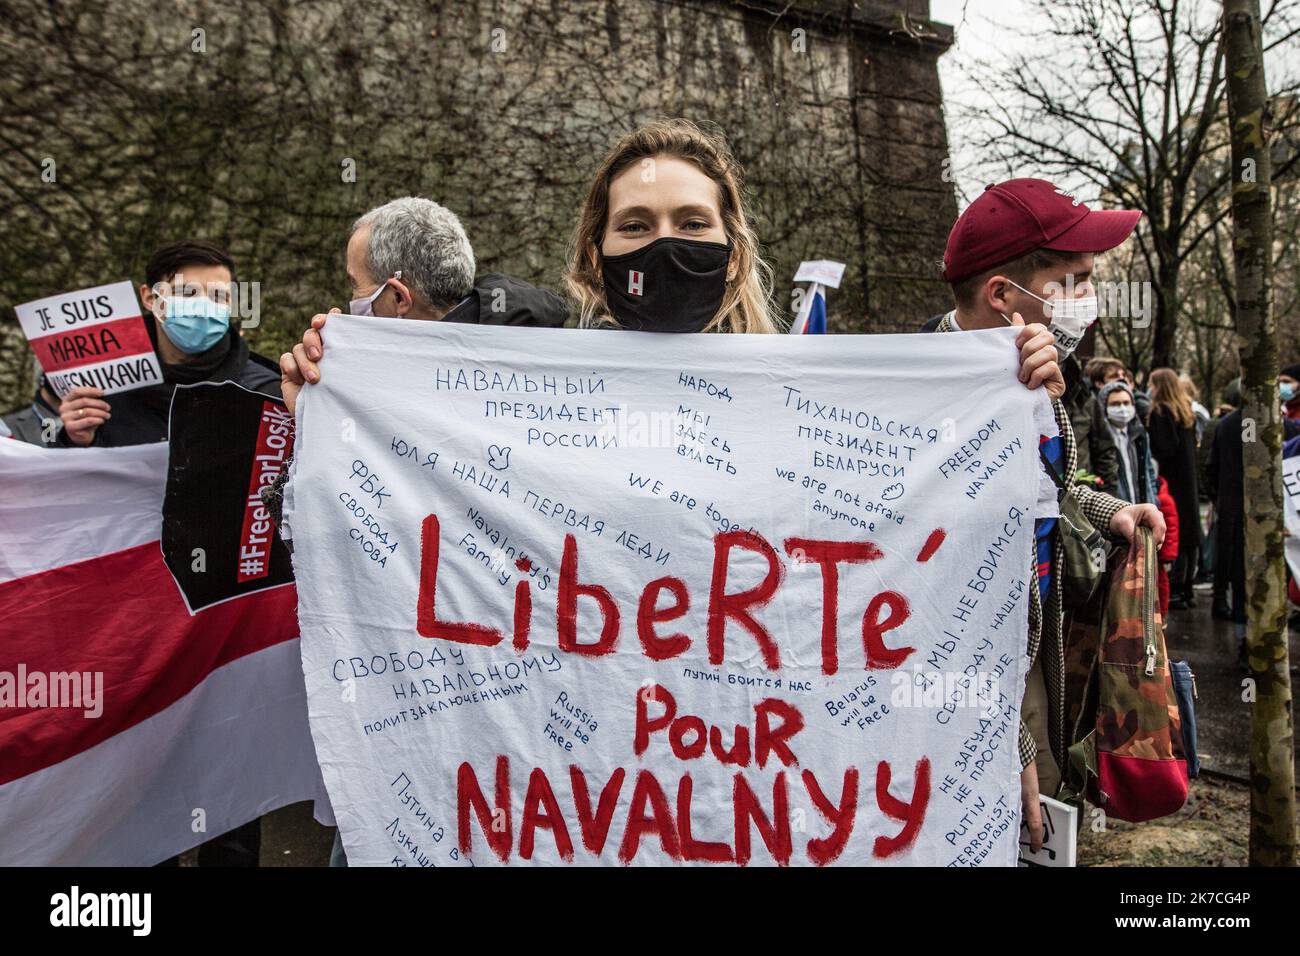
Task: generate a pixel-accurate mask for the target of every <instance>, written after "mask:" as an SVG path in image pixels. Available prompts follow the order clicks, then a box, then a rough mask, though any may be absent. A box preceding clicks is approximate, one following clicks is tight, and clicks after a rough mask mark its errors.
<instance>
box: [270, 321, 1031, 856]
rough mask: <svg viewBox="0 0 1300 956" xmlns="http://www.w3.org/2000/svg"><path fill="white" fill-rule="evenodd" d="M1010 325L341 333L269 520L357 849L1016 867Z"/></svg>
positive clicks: (1021, 646) (1021, 415) (1017, 590)
mask: <svg viewBox="0 0 1300 956" xmlns="http://www.w3.org/2000/svg"><path fill="white" fill-rule="evenodd" d="M1015 335H1016V330H1015V329H999V330H995V331H990V332H971V333H952V334H947V335H927V336H919V335H910V336H909V335H894V336H877V337H858V336H834V337H829V336H807V337H805V338H802V339H798V340H794V339H792V338H790V337H788V336H778V335H772V336H764V335H656V334H653V333H633V332H610V331H577V330H540V329H539V330H534V329H517V328H486V327H474V326H462V325H444V324H436V325H434V324H429V323H424V322H405V321H401V320H390V319H373V318H366V319H356V318H352V317H348V316H331V317H330V320H329V324H328V326H327V329H326V332H325V341H326V357H325V360H324V364H323V365H322V372H323V375H322V382H321V383H320V384H319V385H314V386H311V387H309V388H306V389H304V392H303V394H302V396H301V398H300V399H299V403H298V445H297V452H296V454H297V456H298V457H297V460H296V463H295V466H294V474H293V480H292V481H291V483H290V492H291V493H290V495H289V496H288V499H289V501H290V508H289V510H288V511H287V513H286V520H287V521H288V523H289V524H290V525H291V531H292V538H293V541H294V543H295V548H294V570H295V574H296V576H297V581H298V592H299V608H298V613H299V624H300V628H301V634H302V654H303V668H304V672H305V675H306V682H307V688H308V699H309V708H310V722H311V727H312V734H313V738H314V740H315V743H316V753H317V756H318V757H319V759H320V762H321V768H322V770H323V772H324V776H325V780H326V785H327V787H328V789H329V792H330V799H331V803H332V805H333V807H334V810H335V814H336V816H337V818H338V820H339V824H340V827H341V832H342V837H343V843H344V846H345V848H346V850H347V853H348V858H349V862H350V863H352V864H354V865H358V864H360V865H364V864H371V865H375V864H382V865H387V864H406V865H438V866H443V865H465V864H468V863H470V862H471V861H472V863H473V864H475V865H483V864H497V863H501V862H507V863H521V862H525V863H544V864H551V863H558V862H561V861H564V862H572V863H573V864H588V865H589V864H593V863H604V864H611V863H618V862H624V863H628V862H631V863H637V864H664V863H673V862H696V861H709V862H726V863H738V864H747V863H753V864H771V863H773V862H776V863H782V864H784V863H794V864H808V863H812V864H827V863H832V862H836V863H854V864H869V863H886V864H930V865H968V864H981V863H982V864H999V865H1003V866H1013V865H1015V862H1016V858H1017V849H1018V847H1017V834H1018V830H1019V809H1020V808H1019V803H1020V800H1019V776H1018V775H1019V771H1020V765H1019V759H1018V756H1017V747H1016V743H1017V730H1018V725H1019V706H1020V699H1021V695H1022V691H1023V681H1024V678H1023V670H1024V659H1025V643H1026V630H1027V608H1028V603H1029V599H1028V593H1029V592H1028V588H1029V587H1030V586H1033V585H1031V584H1030V582H1029V580H1028V578H1029V576H1030V574H1029V572H1030V565H1031V551H1032V548H1031V545H1032V542H1033V536H1034V508H1035V501H1036V498H1037V492H1038V480H1037V475H1038V457H1037V454H1036V449H1037V444H1038V439H1037V436H1038V429H1037V428H1036V427H1035V419H1036V417H1038V416H1041V415H1043V413H1044V412H1047V413H1048V415H1049V417H1050V406H1049V405H1048V403H1047V400H1046V398H1045V397H1044V396H1043V394H1042V391H1041V390H1039V391H1038V392H1030V391H1029V390H1028V389H1026V388H1025V387H1024V386H1023V385H1021V384H1020V383H1019V382H1018V381H1017V378H1016V368H1017V361H1018V355H1017V351H1016V348H1015V346H1014V338H1015Z"/></svg>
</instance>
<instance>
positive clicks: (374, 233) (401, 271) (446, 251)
mask: <svg viewBox="0 0 1300 956" xmlns="http://www.w3.org/2000/svg"><path fill="white" fill-rule="evenodd" d="M347 263H348V281H349V282H351V283H352V294H353V296H354V298H353V299H352V302H351V308H350V309H349V310H348V312H349V314H351V315H385V316H390V317H392V318H397V319H425V320H432V321H437V320H438V319H441V318H442V317H443V316H444V315H446V314H447V313H448V312H450V311H451V310H452V309H453V308H455V307H456V306H457V305H459V304H460V301H461V300H462V299H464V298H465V297H466V296H467V295H469V293H470V290H471V289H472V288H473V287H474V250H473V248H471V246H470V244H469V237H468V236H466V235H465V229H464V228H463V227H462V226H461V224H460V220H459V219H457V218H456V214H455V213H453V212H451V211H450V210H449V209H446V208H444V207H442V206H439V205H438V204H437V203H436V202H434V201H433V200H431V199H421V198H419V197H417V196H403V197H402V198H401V199H394V200H393V201H392V202H389V203H385V204H384V205H382V206H379V207H377V208H375V209H372V210H370V212H368V213H366V214H365V215H364V216H362V217H361V218H360V219H358V220H357V221H356V222H355V223H353V224H352V236H351V238H350V239H348V253H347Z"/></svg>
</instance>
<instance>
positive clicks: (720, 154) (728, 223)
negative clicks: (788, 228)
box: [564, 119, 778, 332]
mask: <svg viewBox="0 0 1300 956" xmlns="http://www.w3.org/2000/svg"><path fill="white" fill-rule="evenodd" d="M655 156H672V157H675V158H677V159H681V160H685V161H686V162H689V163H693V164H694V165H695V166H696V167H698V168H699V170H700V171H701V172H702V173H704V174H705V175H706V176H708V177H709V178H710V179H712V180H713V181H714V183H716V184H717V186H718V199H719V203H718V204H719V206H720V207H721V210H722V225H723V228H724V229H725V230H726V233H727V238H728V239H730V240H731V246H732V258H733V261H734V262H735V265H736V269H735V273H734V278H733V279H730V280H728V281H727V291H726V293H725V294H724V295H723V297H722V306H721V307H720V308H719V309H718V314H717V315H715V316H714V317H713V319H712V321H710V322H709V324H708V325H707V326H705V328H704V331H705V332H776V331H778V329H777V325H776V322H775V321H774V320H773V318H772V305H771V300H772V270H771V269H770V268H768V265H767V263H765V262H764V261H763V260H762V258H761V257H760V256H759V252H758V239H757V237H756V236H755V235H754V230H753V229H752V228H751V227H750V225H749V217H748V215H747V214H746V210H745V200H744V194H743V185H742V184H743V177H742V173H741V168H740V166H739V164H737V162H736V160H735V158H734V157H733V156H732V155H731V150H730V149H729V148H728V146H727V143H726V140H724V139H723V138H722V137H721V136H719V135H716V134H713V133H707V132H705V131H704V130H702V129H700V128H699V127H698V126H696V125H695V124H694V123H692V122H691V121H690V120H686V119H665V120H659V121H657V122H654V123H651V124H649V125H648V126H642V127H641V128H640V129H637V130H633V131H632V132H630V133H628V134H626V135H625V136H623V137H622V138H621V139H620V140H619V141H618V142H617V143H615V144H614V147H613V149H611V150H610V151H609V152H608V153H607V154H606V155H605V158H604V159H602V160H601V162H600V166H599V167H598V168H597V170H596V176H595V179H594V180H592V183H591V188H590V189H589V190H588V191H587V198H586V200H585V201H584V202H583V204H582V212H581V214H580V215H579V217H578V225H577V226H576V228H575V229H574V230H573V236H572V237H571V238H570V239H569V250H568V260H569V264H568V269H567V270H566V271H565V273H564V284H565V286H566V288H567V289H568V290H569V295H570V296H571V297H572V298H573V300H574V302H575V303H577V306H578V325H579V326H580V327H582V328H591V327H593V326H613V327H615V328H617V327H618V322H617V321H616V320H615V319H614V317H613V316H612V315H610V311H609V305H608V303H607V302H606V301H605V288H604V283H603V282H602V280H601V272H600V265H599V262H598V261H596V262H593V257H592V255H591V250H592V249H596V250H599V249H600V246H601V241H602V239H603V238H604V235H605V226H606V224H607V222H608V219H609V185H610V183H612V182H613V181H614V178H615V177H616V176H618V175H619V174H620V173H622V172H623V171H624V170H625V169H627V168H628V167H629V166H631V165H633V164H634V163H636V162H638V161H639V160H642V159H649V158H653V157H655Z"/></svg>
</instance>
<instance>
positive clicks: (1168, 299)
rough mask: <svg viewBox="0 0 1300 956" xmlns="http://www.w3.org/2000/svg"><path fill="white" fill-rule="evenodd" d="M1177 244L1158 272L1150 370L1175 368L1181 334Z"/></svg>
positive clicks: (1162, 262) (1160, 265)
mask: <svg viewBox="0 0 1300 956" xmlns="http://www.w3.org/2000/svg"><path fill="white" fill-rule="evenodd" d="M1177 248H1178V247H1177V243H1175V244H1174V245H1173V246H1172V250H1173V251H1171V252H1170V254H1169V255H1168V256H1167V257H1165V258H1163V259H1162V261H1161V262H1160V264H1159V266H1158V267H1157V269H1156V282H1157V283H1158V285H1159V287H1160V289H1159V295H1158V296H1157V308H1156V318H1155V329H1154V330H1153V334H1152V337H1151V367H1152V368H1153V369H1156V368H1174V367H1176V366H1175V360H1174V344H1175V339H1176V336H1177V333H1178V311H1179V310H1178V305H1179V303H1178V271H1179V262H1178V258H1177V256H1178V252H1177Z"/></svg>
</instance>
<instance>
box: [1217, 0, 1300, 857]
mask: <svg viewBox="0 0 1300 956" xmlns="http://www.w3.org/2000/svg"><path fill="white" fill-rule="evenodd" d="M1223 27H1224V30H1223V37H1224V44H1225V57H1226V59H1225V63H1226V70H1225V72H1226V73H1227V77H1228V117H1229V121H1230V122H1231V125H1232V163H1233V169H1234V176H1233V189H1232V228H1233V260H1234V265H1235V269H1236V276H1237V334H1238V336H1239V341H1240V343H1241V345H1240V348H1241V369H1242V375H1241V391H1242V400H1243V408H1242V416H1243V418H1242V421H1243V424H1246V423H1247V421H1248V420H1249V421H1253V422H1254V424H1255V434H1254V436H1253V437H1254V440H1253V441H1245V442H1244V445H1243V468H1244V469H1245V475H1244V476H1243V477H1244V488H1245V507H1246V554H1248V555H1251V560H1250V573H1249V574H1248V575H1247V581H1246V601H1247V607H1248V614H1247V617H1248V621H1249V623H1248V624H1247V626H1246V650H1247V655H1248V657H1249V659H1250V674H1251V678H1252V679H1253V681H1254V684H1255V703H1254V706H1253V708H1252V710H1251V734H1250V735H1251V741H1250V777H1251V790H1250V863H1251V865H1252V866H1292V865H1294V864H1295V851H1296V825H1295V748H1294V728H1293V726H1292V717H1291V676H1290V669H1289V664H1288V661H1287V628H1286V619H1287V606H1286V566H1285V563H1284V558H1283V551H1282V484H1281V447H1282V422H1281V418H1280V410H1279V407H1278V391H1277V373H1278V357H1277V356H1278V353H1277V326H1276V323H1275V321H1274V317H1273V312H1272V261H1273V256H1272V252H1273V229H1272V216H1271V212H1270V187H1271V185H1272V170H1271V167H1270V164H1269V153H1268V129H1267V118H1268V117H1267V114H1268V87H1267V84H1266V83H1265V79H1264V56H1263V51H1262V45H1261V37H1260V22H1259V0H1224V4H1223ZM1249 437H1251V436H1250V433H1249V432H1248V431H1247V432H1246V433H1245V434H1244V435H1243V438H1249Z"/></svg>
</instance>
